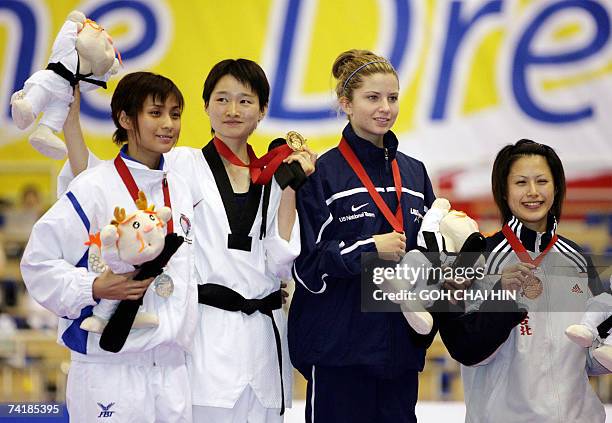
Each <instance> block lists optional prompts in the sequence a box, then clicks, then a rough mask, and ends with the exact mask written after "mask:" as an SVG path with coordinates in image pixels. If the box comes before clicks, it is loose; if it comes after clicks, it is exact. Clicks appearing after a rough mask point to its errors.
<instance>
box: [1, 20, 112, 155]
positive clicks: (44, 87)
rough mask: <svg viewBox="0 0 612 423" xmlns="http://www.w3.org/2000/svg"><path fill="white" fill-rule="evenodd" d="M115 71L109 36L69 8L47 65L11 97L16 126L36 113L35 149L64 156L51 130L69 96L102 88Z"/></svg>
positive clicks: (63, 114) (65, 109)
mask: <svg viewBox="0 0 612 423" xmlns="http://www.w3.org/2000/svg"><path fill="white" fill-rule="evenodd" d="M118 70H119V60H118V59H117V58H115V49H114V48H113V41H112V39H111V37H110V36H109V35H108V33H107V32H106V31H105V30H104V29H103V28H102V27H100V26H99V25H98V24H96V22H94V21H91V20H89V19H86V18H85V15H84V14H83V13H82V12H79V11H78V10H74V11H72V12H70V14H69V15H68V18H67V20H66V22H64V25H63V26H62V28H61V29H60V31H59V33H58V35H57V37H56V38H55V42H54V43H53V47H52V50H51V57H50V58H49V64H48V65H47V69H44V70H39V71H37V72H35V73H34V74H33V75H32V76H30V77H29V78H28V79H27V80H26V82H25V83H24V86H23V90H20V91H17V92H16V93H14V94H13V95H12V97H11V115H12V117H13V121H14V122H15V125H16V126H17V127H18V128H19V129H26V128H28V127H29V126H30V125H31V124H32V123H33V122H34V120H36V117H37V116H38V115H39V113H41V112H42V113H43V117H42V118H41V120H40V122H39V124H38V127H37V128H36V129H35V130H34V132H33V133H32V134H31V135H30V137H29V141H30V144H32V146H33V147H34V148H35V149H36V150H38V151H39V152H40V153H42V154H43V155H45V156H47V157H51V158H53V159H57V160H59V159H63V158H64V157H65V156H66V146H65V145H64V143H63V142H62V140H61V139H60V138H59V137H58V136H57V135H55V132H58V131H60V130H61V129H62V127H63V125H64V121H65V120H66V116H67V115H68V109H69V107H70V104H71V103H72V101H73V99H74V97H73V92H74V88H73V87H74V86H75V85H76V84H79V87H80V90H81V92H85V91H92V90H95V89H97V88H99V87H104V88H106V81H107V80H108V78H110V76H111V75H114V74H116V73H117V71H118Z"/></svg>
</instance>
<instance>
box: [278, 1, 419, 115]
mask: <svg viewBox="0 0 612 423" xmlns="http://www.w3.org/2000/svg"><path fill="white" fill-rule="evenodd" d="M301 2H302V0H289V4H288V5H287V14H286V16H285V21H284V26H283V30H282V40H281V44H280V50H279V52H278V60H277V62H276V70H275V72H274V79H273V81H272V87H271V89H270V90H271V97H270V106H269V109H268V116H270V117H272V118H277V119H287V120H301V121H308V120H319V119H329V118H330V117H333V116H334V114H333V112H332V111H331V110H330V108H329V107H322V108H319V109H316V110H312V109H309V110H297V109H290V108H288V107H287V106H286V104H285V102H284V99H285V97H286V95H287V92H288V88H287V82H288V79H289V74H290V73H291V72H292V70H291V69H290V66H289V65H290V60H289V58H290V57H292V51H293V48H294V43H295V33H296V29H297V22H298V20H299V15H300V4H301ZM393 4H394V9H395V10H394V12H393V16H394V17H395V22H394V28H395V34H394V37H395V38H394V41H393V46H392V49H391V54H390V55H389V60H390V62H391V64H392V65H393V66H394V67H395V68H396V69H399V67H400V66H401V65H402V61H403V57H404V54H405V52H406V50H407V48H408V37H409V35H410V32H409V31H410V28H409V27H410V25H407V22H410V6H409V0H393Z"/></svg>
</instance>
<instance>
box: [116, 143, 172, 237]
mask: <svg viewBox="0 0 612 423" xmlns="http://www.w3.org/2000/svg"><path fill="white" fill-rule="evenodd" d="M114 163H115V168H116V169H117V173H119V176H120V177H121V180H122V181H123V184H124V185H125V187H126V188H127V190H128V191H129V193H130V196H131V197H132V199H133V200H134V203H136V201H137V200H138V191H139V189H138V185H136V181H135V180H134V177H133V176H132V173H131V172H130V169H128V167H127V165H126V164H125V162H124V161H123V159H122V158H121V155H120V154H119V155H117V157H115V161H114ZM162 191H163V192H164V205H165V206H166V207H169V208H170V209H171V210H172V205H171V202H170V190H169V189H168V181H167V180H166V176H165V175H164V179H163V180H162ZM167 225H168V226H167V228H168V229H167V233H172V232H174V224H173V219H172V217H170V220H169V221H168V223H167Z"/></svg>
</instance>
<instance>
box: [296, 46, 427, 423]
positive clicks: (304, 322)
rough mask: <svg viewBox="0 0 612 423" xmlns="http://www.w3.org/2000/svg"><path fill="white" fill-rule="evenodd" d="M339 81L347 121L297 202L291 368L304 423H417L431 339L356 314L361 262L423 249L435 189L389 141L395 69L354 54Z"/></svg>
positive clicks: (339, 63)
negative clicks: (300, 380) (303, 385)
mask: <svg viewBox="0 0 612 423" xmlns="http://www.w3.org/2000/svg"><path fill="white" fill-rule="evenodd" d="M333 75H334V77H335V78H336V79H337V81H338V84H337V86H336V94H337V96H338V101H339V103H340V107H341V108H342V110H343V111H344V113H346V115H347V117H348V120H349V123H348V124H347V125H346V127H345V128H344V130H343V132H342V137H341V141H340V145H339V146H338V147H336V148H333V149H331V150H330V151H328V152H327V153H325V154H324V155H323V156H322V157H321V158H320V159H319V160H318V161H317V171H316V172H315V173H314V174H313V175H312V176H311V177H310V178H308V181H307V182H306V183H305V185H304V186H303V187H302V189H301V190H300V191H299V193H298V198H297V199H298V212H299V216H300V230H301V238H302V252H301V253H300V256H299V257H298V258H297V259H296V261H295V264H294V269H293V275H294V279H295V281H296V291H295V294H294V297H293V300H292V304H291V309H290V311H289V346H290V352H291V359H292V362H293V365H294V366H295V367H296V368H297V369H298V370H299V371H300V372H301V373H302V374H303V375H304V376H305V377H306V379H307V381H308V387H307V399H306V421H307V422H352V423H359V422H368V423H369V422H393V423H403V422H414V421H416V416H415V412H414V407H415V404H416V400H417V390H418V372H419V371H420V370H422V369H423V365H424V358H425V346H426V345H427V344H428V343H430V342H431V340H432V339H433V335H432V336H429V337H422V336H418V335H417V334H416V332H414V331H413V330H412V329H411V328H410V326H409V325H408V323H407V321H406V320H405V318H404V316H403V315H402V313H400V312H399V309H398V312H397V313H373V312H362V311H361V272H362V269H361V255H362V253H368V252H369V253H373V254H376V253H378V255H379V257H380V258H382V259H385V260H392V261H395V262H397V261H399V260H400V259H401V258H402V257H403V255H404V254H405V251H406V250H410V249H413V248H415V247H416V245H417V233H418V231H419V227H420V218H421V217H422V216H423V215H424V214H425V212H426V210H427V209H428V207H430V206H431V203H432V202H433V200H434V195H433V191H432V187H431V182H430V181H429V177H428V176H427V172H426V170H425V167H424V165H423V163H421V162H419V161H418V160H415V159H413V158H411V157H408V156H406V155H404V154H402V153H400V152H399V151H398V140H397V138H396V136H395V134H393V132H392V131H391V128H392V127H393V124H394V123H395V120H396V118H397V115H398V112H399V102H398V100H399V81H398V76H397V73H396V71H395V69H394V68H393V66H392V65H391V64H390V63H389V61H388V60H386V59H385V58H383V57H380V56H377V55H375V54H374V53H372V52H369V51H364V50H350V51H347V52H344V53H342V54H340V55H339V56H338V57H337V58H336V61H335V63H334V65H333Z"/></svg>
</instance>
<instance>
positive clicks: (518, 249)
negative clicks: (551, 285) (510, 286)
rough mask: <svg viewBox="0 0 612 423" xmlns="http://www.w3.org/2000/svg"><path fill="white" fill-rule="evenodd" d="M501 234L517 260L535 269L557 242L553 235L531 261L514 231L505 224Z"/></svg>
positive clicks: (555, 236)
mask: <svg viewBox="0 0 612 423" xmlns="http://www.w3.org/2000/svg"><path fill="white" fill-rule="evenodd" d="M502 232H503V234H504V236H505V237H506V239H507V240H508V243H509V244H510V246H511V247H512V250H514V252H515V254H516V255H517V256H518V258H519V260H520V261H522V262H523V263H531V264H533V265H534V266H536V267H537V266H539V265H540V263H541V262H542V260H544V256H546V254H548V252H549V251H550V249H551V248H552V246H553V245H555V242H557V234H554V235H553V237H552V239H551V240H550V242H549V243H548V245H547V246H546V248H545V249H544V251H542V252H541V253H540V255H539V256H537V257H536V258H535V259H532V258H531V256H530V255H529V253H528V252H527V249H526V248H525V246H524V245H523V243H522V242H521V240H520V239H519V238H518V237H517V236H516V234H515V233H514V231H513V230H512V229H510V226H508V224H507V223H506V224H505V225H504V226H503V227H502Z"/></svg>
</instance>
